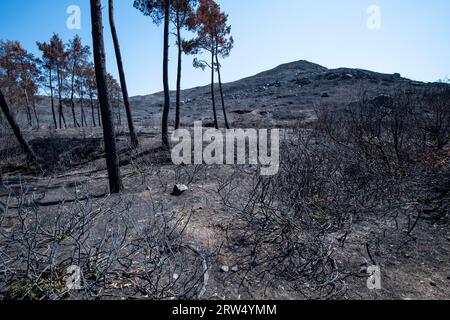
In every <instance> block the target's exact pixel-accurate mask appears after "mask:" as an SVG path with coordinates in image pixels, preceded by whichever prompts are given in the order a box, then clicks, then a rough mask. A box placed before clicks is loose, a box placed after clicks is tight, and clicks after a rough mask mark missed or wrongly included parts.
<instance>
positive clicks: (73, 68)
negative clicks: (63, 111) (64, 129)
mask: <svg viewBox="0 0 450 320" xmlns="http://www.w3.org/2000/svg"><path fill="white" fill-rule="evenodd" d="M75 64H76V61H74V63H73V67H72V83H71V90H72V92H71V94H70V106H71V107H72V117H73V127H74V128H77V127H80V124H79V123H78V121H77V116H76V115H75V101H74V97H75Z"/></svg>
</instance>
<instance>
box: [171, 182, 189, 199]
mask: <svg viewBox="0 0 450 320" xmlns="http://www.w3.org/2000/svg"><path fill="white" fill-rule="evenodd" d="M188 190H189V188H188V187H187V186H185V185H184V184H177V185H175V186H174V187H173V191H172V196H176V197H178V196H181V195H182V194H183V193H185V192H186V191H188Z"/></svg>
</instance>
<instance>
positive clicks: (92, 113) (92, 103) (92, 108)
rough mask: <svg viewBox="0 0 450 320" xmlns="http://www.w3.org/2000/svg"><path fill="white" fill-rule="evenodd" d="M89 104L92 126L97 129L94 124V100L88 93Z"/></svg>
mask: <svg viewBox="0 0 450 320" xmlns="http://www.w3.org/2000/svg"><path fill="white" fill-rule="evenodd" d="M89 102H90V105H91V116H92V126H93V127H94V128H95V127H97V124H96V123H95V110H94V98H93V96H92V92H90V93H89Z"/></svg>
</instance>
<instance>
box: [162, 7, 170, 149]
mask: <svg viewBox="0 0 450 320" xmlns="http://www.w3.org/2000/svg"><path fill="white" fill-rule="evenodd" d="M169 27H170V0H164V60H163V83H164V109H163V115H162V143H163V146H164V147H165V148H167V149H169V148H170V142H169V112H170V91H169V32H170V30H169Z"/></svg>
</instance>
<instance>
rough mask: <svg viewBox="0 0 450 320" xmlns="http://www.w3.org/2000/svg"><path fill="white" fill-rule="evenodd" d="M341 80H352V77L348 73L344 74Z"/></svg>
mask: <svg viewBox="0 0 450 320" xmlns="http://www.w3.org/2000/svg"><path fill="white" fill-rule="evenodd" d="M342 79H344V80H352V79H353V75H351V74H350V73H347V74H344V75H343V76H342Z"/></svg>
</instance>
